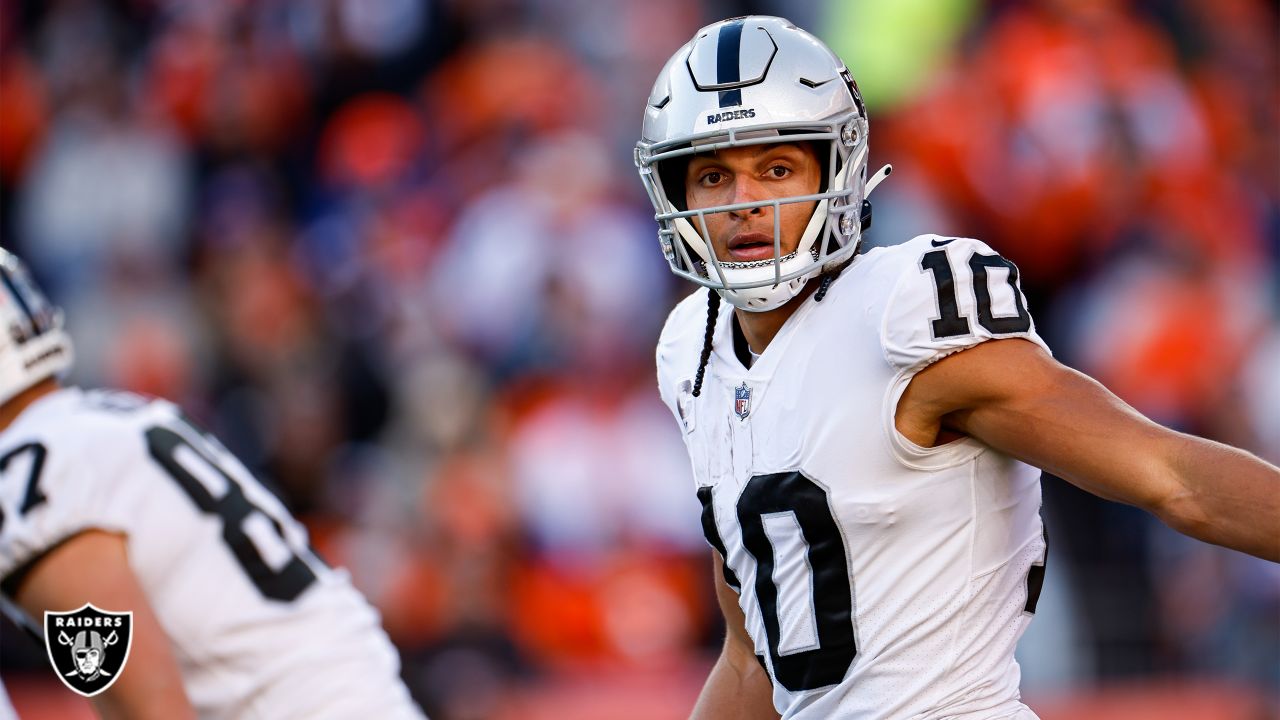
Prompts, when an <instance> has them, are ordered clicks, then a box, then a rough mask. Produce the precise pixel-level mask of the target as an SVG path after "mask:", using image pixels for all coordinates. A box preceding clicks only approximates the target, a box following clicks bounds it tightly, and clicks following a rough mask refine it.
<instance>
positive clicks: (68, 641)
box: [44, 603, 133, 697]
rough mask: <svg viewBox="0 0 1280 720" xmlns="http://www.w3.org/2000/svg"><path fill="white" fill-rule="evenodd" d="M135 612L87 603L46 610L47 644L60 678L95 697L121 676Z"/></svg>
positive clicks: (51, 660) (131, 637)
mask: <svg viewBox="0 0 1280 720" xmlns="http://www.w3.org/2000/svg"><path fill="white" fill-rule="evenodd" d="M132 639H133V613H132V612H110V611H107V610H99V609H98V608H96V607H94V606H93V605H91V604H89V603H85V604H84V605H83V606H81V607H80V609H79V610H72V611H71V612H46V613H45V614H44V646H45V650H47V651H48V652H49V662H51V663H53V667H54V669H55V670H57V671H58V679H60V680H62V684H64V685H66V686H67V687H68V688H71V690H72V691H74V692H76V693H78V694H80V695H83V696H85V697H93V696H94V695H97V694H98V693H100V692H102V691H103V690H106V689H107V688H109V687H111V685H112V684H113V683H115V681H116V678H118V677H120V672H121V671H122V670H124V664H125V662H127V661H128V659H129V645H130V641H131V640H132Z"/></svg>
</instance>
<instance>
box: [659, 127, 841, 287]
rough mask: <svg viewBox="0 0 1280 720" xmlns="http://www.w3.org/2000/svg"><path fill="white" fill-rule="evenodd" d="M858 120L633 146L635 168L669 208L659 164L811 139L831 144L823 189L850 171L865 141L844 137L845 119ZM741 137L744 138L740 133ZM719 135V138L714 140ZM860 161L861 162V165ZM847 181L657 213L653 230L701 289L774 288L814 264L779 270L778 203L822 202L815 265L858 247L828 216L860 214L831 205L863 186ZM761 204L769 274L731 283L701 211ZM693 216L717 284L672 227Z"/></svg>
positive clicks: (682, 274) (709, 134) (726, 132)
mask: <svg viewBox="0 0 1280 720" xmlns="http://www.w3.org/2000/svg"><path fill="white" fill-rule="evenodd" d="M858 118H859V115H858V113H857V112H856V111H853V112H849V113H846V114H845V115H842V116H840V117H838V118H834V119H832V120H831V121H829V122H828V123H823V124H821V125H820V127H824V128H825V129H824V130H815V128H814V123H813V122H811V121H806V122H789V123H772V124H768V125H756V126H752V127H750V128H742V129H729V130H713V131H708V132H704V133H699V134H696V135H691V136H687V137H684V138H680V139H679V140H673V141H668V142H664V143H656V144H654V145H653V146H651V147H650V148H637V149H636V165H637V166H639V168H640V170H641V175H642V178H643V179H644V181H645V182H644V185H645V189H646V191H647V192H648V194H649V196H650V200H651V201H653V204H654V206H655V207H664V206H670V203H669V201H667V200H666V198H667V195H666V190H665V188H663V187H662V179H661V177H660V176H659V175H658V174H657V173H655V172H653V168H655V167H656V166H657V163H659V162H662V161H665V160H670V159H673V158H678V157H683V156H687V155H694V154H700V153H709V152H714V151H716V150H720V149H723V148H729V147H745V146H749V145H763V144H772V143H783V142H785V143H795V142H805V141H810V140H816V141H826V142H829V143H831V145H830V150H829V155H828V161H827V162H828V164H827V168H828V171H827V178H825V180H826V183H827V185H828V187H830V186H832V185H834V184H836V182H837V179H838V178H839V175H840V173H847V172H849V170H850V168H849V166H848V162H849V159H850V158H851V157H852V156H853V155H854V154H855V153H856V152H857V151H858V150H859V149H860V148H859V146H862V145H864V143H865V142H866V138H865V135H864V134H863V136H860V137H857V138H856V139H852V138H846V137H845V130H846V128H848V127H849V123H850V122H853V121H856V120H857V119H858ZM782 130H797V131H799V132H791V133H788V134H786V135H782V134H781V133H780V132H778V131H782ZM761 133H767V134H761ZM743 135H745V136H746V137H743ZM726 136H727V137H726ZM718 138H724V139H723V140H717V139H718ZM707 141H710V142H707ZM662 148H672V149H670V150H665V151H663V150H661V149H662ZM863 150H864V151H865V148H863ZM655 151H657V152H655ZM837 160H840V161H841V163H840V165H839V166H838V167H837V165H836V161H837ZM863 165H865V163H863ZM848 181H849V184H850V185H851V187H845V188H842V189H840V190H828V191H826V192H822V193H816V194H812V195H803V196H791V197H786V198H777V199H773V200H761V201H755V202H746V203H736V204H733V205H717V206H712V207H708V208H700V209H697V210H683V211H677V212H667V213H663V212H660V213H657V214H656V215H655V216H654V219H655V220H657V221H658V222H659V225H660V229H659V231H658V234H659V236H660V238H661V241H662V244H663V245H664V246H667V247H670V248H671V252H672V254H673V255H674V256H675V259H676V260H678V263H679V266H677V264H676V263H672V271H673V272H674V273H675V274H676V275H677V276H679V277H683V278H685V279H687V280H690V281H692V282H694V283H697V284H698V285H702V286H704V287H709V288H716V289H725V290H746V289H751V288H758V287H765V286H776V285H779V284H781V283H783V282H786V281H788V280H792V279H794V278H797V277H800V276H802V275H806V274H809V273H811V272H813V265H812V264H810V265H808V266H806V267H803V268H800V269H798V270H795V271H792V272H788V273H787V274H785V275H784V274H782V271H781V270H782V262H783V261H784V260H787V259H788V258H789V257H791V256H790V255H788V256H787V257H783V256H782V233H781V213H780V209H781V206H782V205H783V204H790V203H807V202H815V201H816V202H818V203H822V202H823V201H827V202H826V206H825V210H824V206H823V205H821V204H820V205H819V206H818V208H816V209H815V212H822V211H825V213H826V214H827V216H828V219H827V220H826V222H824V226H825V233H824V234H823V237H821V238H815V240H814V243H815V244H814V246H813V247H812V248H811V249H810V252H811V253H812V254H813V256H814V264H817V263H821V264H823V265H824V266H826V265H833V264H838V263H839V262H841V261H843V260H844V259H846V258H847V257H849V256H850V255H852V254H853V252H854V251H855V250H856V249H857V243H856V242H851V243H847V244H846V243H844V242H843V237H842V236H841V234H840V222H839V221H838V220H836V221H834V222H833V221H832V216H837V215H844V214H846V213H849V212H857V213H859V215H860V213H861V208H853V207H851V204H850V203H847V202H846V203H843V204H839V205H837V204H836V201H838V200H840V199H846V198H849V197H851V196H854V195H856V194H857V193H858V192H859V191H861V190H862V184H863V183H864V182H865V179H864V178H862V177H856V178H855V177H850V178H848ZM761 207H771V208H772V209H773V212H774V216H773V220H774V228H773V242H774V253H773V258H772V259H771V260H768V261H762V262H771V263H772V264H773V266H774V274H773V278H772V279H765V280H761V281H754V282H738V283H731V282H729V281H728V280H727V279H726V278H725V275H724V267H723V266H722V263H721V261H720V260H719V258H717V257H716V254H715V251H714V248H713V246H712V243H711V238H710V233H709V232H708V230H707V225H706V215H708V214H712V213H720V212H731V211H737V210H746V209H753V208H761ZM693 217H697V218H698V222H697V227H696V231H697V233H698V235H699V236H700V237H701V239H702V241H703V243H704V244H705V246H706V248H707V256H708V259H709V260H710V262H711V264H712V266H713V267H714V268H715V276H716V279H718V280H719V282H716V279H713V278H711V277H709V276H708V275H707V274H704V273H702V272H699V271H698V269H697V268H698V267H699V266H702V267H704V268H705V263H703V262H702V261H701V259H697V260H695V259H694V258H693V257H692V256H691V255H690V254H689V248H688V246H687V244H686V243H685V241H684V239H683V238H682V237H681V235H680V233H679V231H678V230H677V229H676V228H675V227H674V221H675V220H676V219H680V218H685V219H690V218H693ZM855 222H860V219H855ZM830 247H837V248H838V249H837V250H836V251H835V252H831V253H828V252H827V249H828V248H830ZM727 264H728V266H729V267H734V266H735V264H734V263H727ZM681 266H682V267H681Z"/></svg>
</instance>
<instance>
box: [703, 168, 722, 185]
mask: <svg viewBox="0 0 1280 720" xmlns="http://www.w3.org/2000/svg"><path fill="white" fill-rule="evenodd" d="M721 180H724V173H722V172H720V171H719V170H708V171H706V172H704V173H702V177H700V178H698V182H700V183H702V184H703V185H719V184H720V181H721Z"/></svg>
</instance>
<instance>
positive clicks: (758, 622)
mask: <svg viewBox="0 0 1280 720" xmlns="http://www.w3.org/2000/svg"><path fill="white" fill-rule="evenodd" d="M706 300H707V291H706V290H699V291H697V292H695V293H694V294H693V295H692V296H690V297H689V298H687V299H686V300H684V301H683V302H681V303H680V304H679V305H678V306H677V307H676V309H675V310H674V311H673V312H672V314H671V317H670V318H669V319H668V321H667V325H666V327H665V328H664V330H663V333H662V337H661V340H660V341H659V345H658V353H657V355H658V382H659V387H660V389H661V393H662V398H663V400H664V401H665V402H666V404H667V405H668V406H669V407H670V408H671V410H672V412H673V413H674V414H675V416H676V419H677V420H678V421H679V422H680V424H681V427H682V428H683V431H684V439H685V444H686V445H687V447H688V450H689V454H690V458H691V460H692V463H693V471H694V475H695V479H696V483H697V493H698V498H699V499H700V500H701V501H702V504H703V530H704V533H705V534H706V536H707V540H708V542H709V543H710V544H711V545H712V546H713V547H714V548H715V549H716V550H718V551H719V552H720V554H721V555H722V556H723V557H724V558H725V566H724V574H725V578H726V581H727V583H728V584H729V585H730V586H731V587H733V588H734V589H735V590H736V591H737V592H738V604H739V605H740V606H741V607H742V611H743V613H744V615H745V619H746V630H747V632H748V633H749V634H750V636H751V638H752V640H753V642H754V645H755V651H756V654H757V656H758V658H759V660H760V662H761V664H762V665H763V666H764V667H765V669H766V671H767V672H768V674H769V677H770V679H771V680H772V682H773V701H774V706H775V707H776V709H777V710H778V712H780V713H781V714H782V716H783V717H784V718H796V719H797V720H799V719H801V718H803V719H805V720H808V719H813V720H819V719H821V720H828V719H830V718H841V719H847V720H872V719H889V718H895V719H896V718H912V719H920V720H924V719H926V718H948V719H951V720H959V719H961V718H964V719H973V720H977V719H978V718H981V719H982V720H992V719H994V718H1008V717H1013V716H1020V717H1034V715H1032V714H1031V713H1030V711H1029V710H1027V709H1026V708H1025V706H1023V705H1022V704H1021V703H1020V702H1019V693H1018V680H1019V672H1018V665H1017V663H1016V662H1015V661H1014V646H1015V645H1016V644H1017V641H1018V637H1019V636H1020V635H1021V634H1022V632H1023V630H1024V629H1025V628H1026V625H1027V623H1028V622H1029V620H1030V616H1031V613H1032V612H1034V608H1035V601H1036V598H1037V597H1038V594H1039V588H1040V583H1041V581H1042V579H1043V567H1044V558H1045V551H1046V544H1045V539H1044V537H1043V529H1042V525H1041V521H1040V517H1039V507H1040V483H1039V471H1037V470H1034V469H1033V468H1031V467H1028V466H1026V465H1024V464H1022V463H1019V462H1017V461H1015V460H1013V459H1011V458H1009V457H1007V456H1006V455H1003V454H1001V453H999V452H997V451H995V450H993V449H991V448H990V447H987V446H986V445H983V444H981V443H979V442H977V441H976V440H973V439H969V438H965V439H961V440H957V441H955V442H951V443H947V444H945V445H942V446H939V447H934V448H923V447H920V446H917V445H915V444H914V443H912V442H911V441H910V440H908V439H907V438H905V437H904V436H903V435H901V434H900V433H899V432H898V431H897V428H896V426H895V423H894V412H895V409H896V407H897V403H898V399H899V398H900V397H901V395H902V393H903V391H904V390H905V389H906V387H907V384H908V383H909V382H910V381H911V379H912V377H914V375H915V374H916V373H917V372H919V371H920V370H921V369H923V368H924V367H926V366H928V365H929V364H930V363H932V362H934V361H936V360H938V359H940V358H942V357H944V356H946V355H948V354H950V353H954V352H957V351H959V350H963V349H965V348H968V347H971V346H973V345H976V344H977V343H980V342H983V341H985V340H988V339H992V338H1023V339H1025V340H1028V341H1030V342H1034V343H1036V344H1037V345H1040V346H1041V347H1044V343H1043V341H1041V340H1040V338H1039V337H1038V336H1037V335H1036V332H1035V328H1034V325H1033V323H1032V320H1031V317H1030V315H1029V314H1028V313H1027V309H1026V301H1025V299H1024V298H1023V296H1022V293H1021V291H1020V290H1019V288H1018V283H1017V270H1016V268H1015V267H1014V266H1013V264H1012V263H1010V262H1008V261H1007V260H1005V259H1004V258H1002V257H1000V256H999V255H997V254H996V253H995V252H994V251H992V250H991V249H990V248H989V247H988V246H986V245H985V244H983V243H981V242H979V241H977V240H971V239H954V238H941V237H937V236H920V237H916V238H914V239H912V240H910V241H909V242H906V243H903V244H901V245H897V246H891V247H884V248H876V249H873V250H871V251H869V252H868V253H867V254H865V255H861V256H859V257H857V259H856V260H855V261H854V262H853V263H852V264H851V265H850V266H849V267H847V268H846V269H845V271H844V272H843V273H842V274H841V275H840V277H839V278H838V279H837V280H836V281H835V282H834V283H833V284H832V285H831V287H830V290H829V292H828V293H827V295H826V297H825V298H824V299H823V301H822V302H820V303H818V302H815V301H814V299H813V297H812V296H811V297H809V298H808V299H807V300H805V301H804V303H803V305H801V307H800V308H798V309H797V310H796V312H795V314H793V315H792V316H791V317H790V318H789V319H788V320H787V322H786V324H784V325H783V327H782V328H781V330H780V331H779V332H778V334H777V336H776V337H775V338H774V339H773V341H772V342H771V343H770V344H769V346H768V347H767V348H766V349H765V351H764V353H763V354H761V355H760V356H759V358H758V359H757V360H756V361H755V362H754V363H753V364H752V366H751V367H750V368H747V367H744V365H743V364H742V362H741V361H740V360H739V359H738V358H737V356H736V355H735V353H734V350H733V338H732V334H731V333H732V328H731V325H730V313H731V312H732V308H731V307H729V306H728V305H727V304H724V303H722V304H721V309H720V315H719V319H718V321H717V324H716V328H715V333H714V336H713V351H712V356H711V360H710V362H709V364H708V366H707V369H706V376H705V380H704V383H703V386H702V392H701V395H700V396H699V397H696V398H695V397H693V396H692V393H691V390H692V385H693V380H694V376H695V373H696V371H697V365H698V358H699V352H700V348H701V346H702V341H703V336H704V332H705V327H706V315H707V311H706ZM1045 349H1046V350H1047V348H1045Z"/></svg>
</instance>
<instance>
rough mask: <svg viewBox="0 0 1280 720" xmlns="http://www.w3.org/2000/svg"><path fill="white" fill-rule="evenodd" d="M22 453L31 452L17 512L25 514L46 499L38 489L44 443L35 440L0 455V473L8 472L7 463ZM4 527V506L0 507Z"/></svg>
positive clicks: (42, 468) (43, 456) (0, 516)
mask: <svg viewBox="0 0 1280 720" xmlns="http://www.w3.org/2000/svg"><path fill="white" fill-rule="evenodd" d="M24 453H31V465H30V468H31V469H30V470H29V471H28V472H27V489H26V492H25V493H24V494H23V496H22V503H21V504H20V505H18V514H19V515H26V514H27V513H29V512H31V508H34V507H35V506H37V505H39V504H40V503H42V502H44V501H46V500H48V499H49V498H47V497H45V494H44V493H43V492H41V491H40V474H41V473H42V472H44V458H45V455H47V454H48V451H47V450H45V447H44V445H41V444H40V443H37V442H31V443H27V444H25V445H19V446H18V447H16V448H14V449H12V450H10V451H9V452H7V453H5V454H4V457H0V474H2V473H5V472H8V470H9V463H11V462H13V459H14V458H16V457H18V456H19V455H22V454H24ZM3 527H4V508H3V507H0V528H3Z"/></svg>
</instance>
